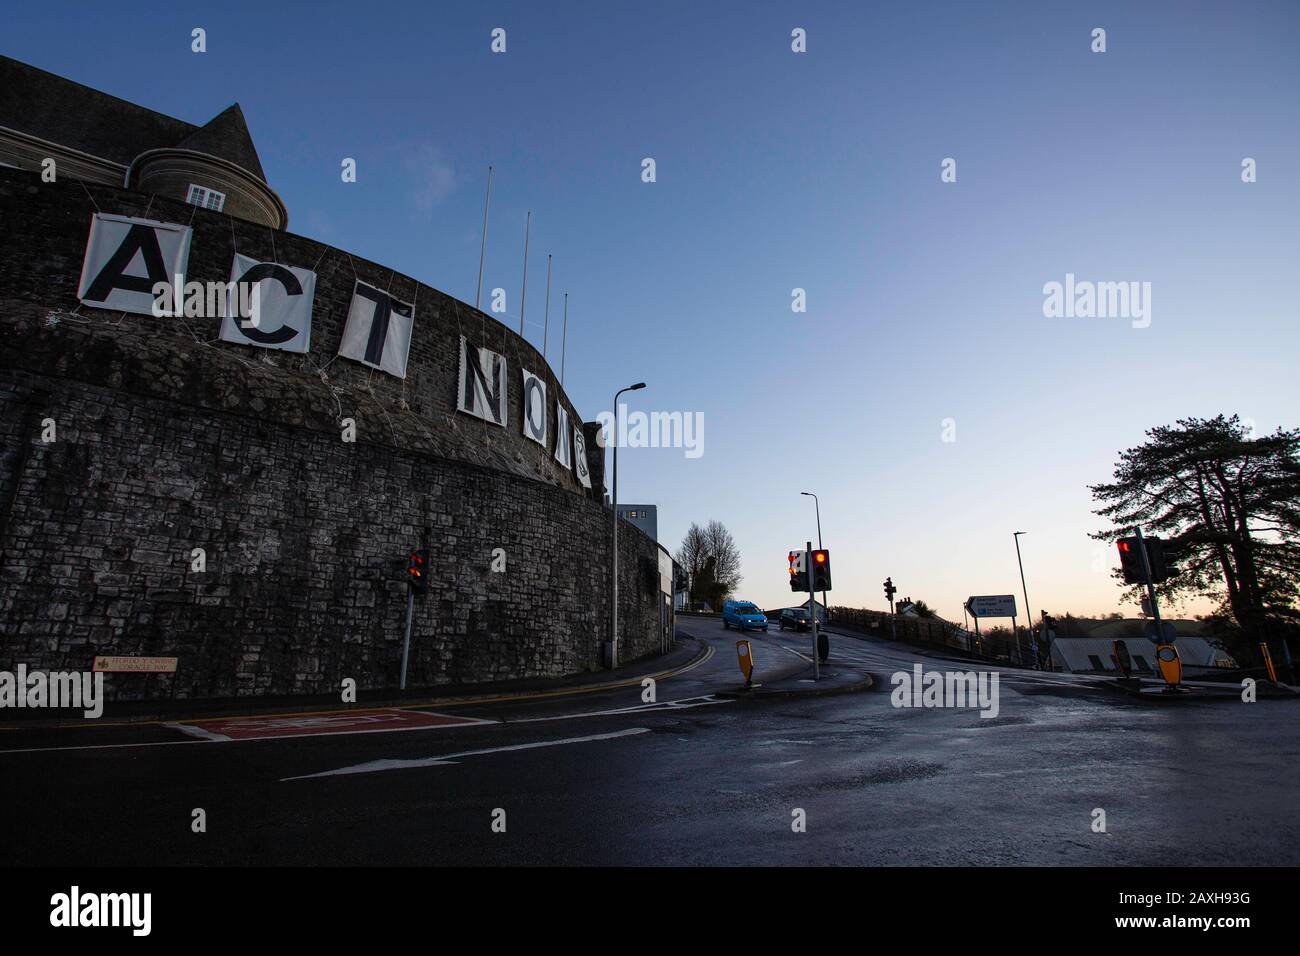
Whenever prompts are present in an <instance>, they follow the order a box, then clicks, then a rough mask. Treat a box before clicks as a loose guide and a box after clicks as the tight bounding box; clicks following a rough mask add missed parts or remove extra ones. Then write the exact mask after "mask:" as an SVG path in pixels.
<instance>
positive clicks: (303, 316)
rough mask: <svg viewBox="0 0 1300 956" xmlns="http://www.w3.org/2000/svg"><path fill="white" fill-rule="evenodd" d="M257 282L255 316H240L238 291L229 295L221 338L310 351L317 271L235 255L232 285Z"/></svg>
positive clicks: (234, 286) (277, 347) (232, 267)
mask: <svg viewBox="0 0 1300 956" xmlns="http://www.w3.org/2000/svg"><path fill="white" fill-rule="evenodd" d="M239 283H248V284H250V285H254V286H255V289H256V292H255V297H254V299H253V302H254V303H255V305H254V314H253V316H252V319H251V320H250V319H241V318H240V316H239V314H238V313H239V308H238V306H239V301H240V297H239V296H238V295H228V296H227V297H226V314H225V315H224V316H223V317H222V319H221V340H222V341H223V342H238V343H239V344H240V345H256V346H258V347H259V348H264V349H281V350H282V351H285V352H306V351H307V349H308V347H309V346H310V345H311V306H312V300H313V298H314V297H315V295H316V273H314V272H312V271H310V270H308V269H297V268H295V267H293V266H282V265H278V264H277V263H274V262H259V261H258V260H256V259H252V258H250V257H248V256H241V255H239V254H238V253H236V255H235V261H234V262H232V263H231V265H230V285H231V288H232V290H236V291H237V290H238V287H239Z"/></svg>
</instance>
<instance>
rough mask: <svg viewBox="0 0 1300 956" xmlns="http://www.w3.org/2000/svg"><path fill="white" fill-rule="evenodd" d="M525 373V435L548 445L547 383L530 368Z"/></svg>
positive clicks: (540, 443)
mask: <svg viewBox="0 0 1300 956" xmlns="http://www.w3.org/2000/svg"><path fill="white" fill-rule="evenodd" d="M522 371H523V373H524V437H525V438H531V439H532V440H533V441H535V442H537V444H539V445H541V446H542V447H543V448H545V447H546V383H545V382H544V381H542V380H541V379H540V378H538V377H537V376H536V375H534V374H533V373H532V372H530V371H528V369H522Z"/></svg>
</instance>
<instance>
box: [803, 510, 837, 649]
mask: <svg viewBox="0 0 1300 956" xmlns="http://www.w3.org/2000/svg"><path fill="white" fill-rule="evenodd" d="M799 494H801V495H807V496H808V497H809V498H811V499H812V500H813V507H814V508H815V509H816V511H817V550H818V551H820V550H821V549H822V503H821V501H820V500H819V499H818V498H817V496H816V495H815V494H813V493H812V492H811V491H801V492H799ZM808 573H809V574H811V573H812V569H811V568H809V569H808ZM822 607H823V608H825V609H826V617H827V618H828V619H829V618H830V614H831V607H830V605H829V604H827V603H826V592H825V591H823V592H822ZM816 613H817V609H816V608H811V607H810V608H809V609H808V614H809V615H813V614H816ZM815 652H816V649H815V648H814V653H815Z"/></svg>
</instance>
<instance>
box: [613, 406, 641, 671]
mask: <svg viewBox="0 0 1300 956" xmlns="http://www.w3.org/2000/svg"><path fill="white" fill-rule="evenodd" d="M642 388H645V382H637V383H636V384H635V385H629V386H628V387H627V388H620V389H619V390H618V391H617V392H615V393H614V426H613V432H614V434H613V436H612V437H613V441H614V501H613V512H612V513H613V516H614V544H613V551H614V555H613V560H612V561H610V566H611V568H612V569H613V571H612V574H611V577H612V578H613V583H612V586H611V587H610V599H609V667H610V670H613V669H614V668H615V667H618V397H619V396H620V395H622V394H623V393H624V392H635V391H637V390H638V389H642Z"/></svg>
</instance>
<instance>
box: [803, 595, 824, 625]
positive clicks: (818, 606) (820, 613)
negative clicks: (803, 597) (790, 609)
mask: <svg viewBox="0 0 1300 956" xmlns="http://www.w3.org/2000/svg"><path fill="white" fill-rule="evenodd" d="M810 604H811V605H812V606H813V607H815V608H816V609H817V610H816V612H815V613H816V615H817V623H818V624H825V623H826V620H827V618H826V606H825V605H824V604H822V602H821V601H814V600H812V599H811V598H809V599H808V600H807V601H804V602H803V603H802V604H800V605H799V607H801V608H803V609H804V610H805V611H806V610H808V606H809V605H810Z"/></svg>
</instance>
